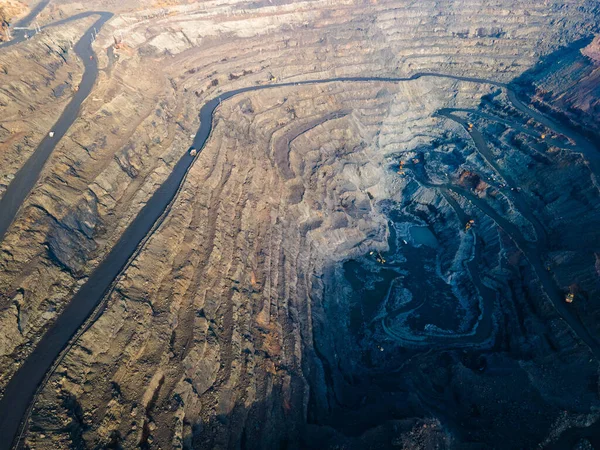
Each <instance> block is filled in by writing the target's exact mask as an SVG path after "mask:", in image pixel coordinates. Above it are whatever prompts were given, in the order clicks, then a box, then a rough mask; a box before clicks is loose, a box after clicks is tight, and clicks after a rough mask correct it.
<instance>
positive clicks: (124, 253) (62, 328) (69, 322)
mask: <svg viewBox="0 0 600 450" xmlns="http://www.w3.org/2000/svg"><path fill="white" fill-rule="evenodd" d="M85 14H87V15H91V14H98V15H100V18H99V19H98V21H97V22H96V23H95V24H94V25H93V26H92V27H91V28H90V29H88V31H87V32H86V33H85V34H84V36H83V37H82V38H81V39H80V41H79V42H78V43H77V45H76V52H77V54H78V55H79V56H80V57H82V58H83V60H84V63H85V73H84V78H85V80H86V84H85V86H81V87H80V89H79V92H78V93H77V94H76V95H75V96H74V98H73V100H72V101H71V103H69V105H68V106H67V109H66V110H65V112H64V113H63V115H62V116H61V118H60V119H59V121H58V122H57V125H56V126H55V133H56V134H55V136H54V138H52V139H50V138H46V139H44V140H43V141H42V143H41V144H40V146H39V147H38V149H37V150H36V151H35V153H34V155H32V157H31V158H30V160H28V161H27V163H26V164H25V166H24V167H23V169H21V171H19V173H18V174H17V177H15V180H13V183H11V185H10V186H9V190H7V192H6V194H5V196H4V198H3V200H2V202H1V203H0V210H2V218H1V219H0V239H1V238H2V236H3V235H4V233H5V232H6V230H7V229H8V226H10V223H11V222H12V220H13V219H14V216H15V215H16V213H17V211H18V209H19V207H20V205H21V204H22V202H23V201H24V200H25V198H26V196H27V194H28V192H29V191H30V190H31V187H32V186H33V185H34V184H35V182H36V181H37V178H38V177H39V173H40V171H41V169H42V168H43V165H44V163H45V161H46V160H47V158H48V157H49V155H50V154H51V153H52V150H53V149H54V147H55V145H56V143H57V142H58V140H59V139H60V138H61V137H62V136H63V135H64V134H65V132H66V131H67V130H68V128H69V127H70V125H71V124H72V123H73V121H74V120H75V118H76V117H77V114H78V112H79V108H80V106H81V103H82V102H83V100H85V98H86V97H87V96H88V95H89V93H90V91H91V89H92V86H93V84H94V82H95V80H96V77H97V75H98V66H97V63H96V60H95V59H93V60H89V55H90V54H91V52H92V49H91V45H89V44H88V42H91V32H92V30H93V28H94V27H95V28H97V29H98V30H99V29H100V28H101V27H102V26H103V25H104V23H106V21H107V20H109V19H110V17H111V14H110V13H99V12H93V13H85ZM76 17H77V18H81V17H82V15H79V16H74V17H72V18H69V19H65V20H64V21H60V22H56V23H55V24H53V25H57V24H59V23H64V22H65V21H68V20H75V18H76ZM422 77H437V78H448V79H454V80H457V81H465V82H475V83H484V84H490V85H494V86H498V87H502V88H507V86H506V85H505V84H502V83H498V82H495V81H489V80H482V79H478V78H469V77H458V76H452V75H444V74H435V73H421V74H415V75H413V76H411V77H403V78H400V77H341V78H332V79H325V80H306V81H298V82H287V83H280V84H266V85H260V86H250V87H245V88H240V89H236V90H233V91H229V92H226V93H223V94H221V95H220V96H219V97H216V98H214V99H212V100H210V101H208V102H207V103H206V104H205V105H204V106H203V107H202V108H201V110H200V128H199V129H198V132H197V134H196V135H195V137H194V140H193V146H194V147H195V148H196V149H198V150H199V151H201V150H202V149H203V147H204V145H205V144H206V142H207V140H208V139H209V137H210V134H211V131H212V118H213V114H214V111H215V110H216V109H217V108H218V106H219V105H220V103H221V102H222V101H225V100H227V99H229V98H231V97H233V96H236V95H239V94H242V93H246V92H252V91H259V90H264V89H273V88H281V87H289V86H302V85H314V84H324V83H332V82H392V83H396V82H402V81H411V80H416V79H419V78H422ZM507 89H508V88H507ZM509 92H510V91H509ZM196 159H197V158H193V157H191V156H190V155H189V154H188V152H187V151H186V152H185V153H183V154H182V156H181V158H180V159H179V161H178V162H177V163H176V164H175V166H174V167H173V170H172V172H171V174H170V175H169V177H168V178H167V180H166V181H165V182H164V183H163V184H162V185H161V186H160V187H159V188H158V189H157V190H156V191H155V193H154V194H153V195H152V197H151V198H150V199H149V200H148V202H147V203H146V204H145V206H144V207H143V208H142V210H141V211H140V212H139V214H138V215H137V216H136V217H135V219H134V220H133V221H132V222H131V224H130V225H129V226H128V227H127V229H126V230H125V232H124V233H123V234H122V236H121V237H120V239H119V240H118V242H117V243H116V244H115V246H114V247H113V249H112V250H111V251H110V252H109V253H108V254H107V255H106V257H105V258H104V260H103V261H102V262H101V263H100V264H99V265H98V267H97V268H96V270H94V272H92V274H91V275H90V276H89V278H88V280H87V282H86V283H85V284H84V285H83V286H82V287H81V288H80V289H79V291H78V292H77V293H76V294H75V296H74V297H73V298H72V300H71V302H70V303H69V304H68V305H67V306H66V307H65V309H64V310H63V311H62V313H61V314H60V315H59V317H58V319H57V320H56V321H55V323H54V324H53V325H52V326H51V327H50V328H49V329H48V331H47V332H46V333H45V334H44V336H43V337H42V338H41V340H40V341H39V343H38V345H37V346H36V347H35V349H34V350H33V352H32V353H31V354H30V356H29V357H28V358H27V359H26V360H25V362H24V363H23V364H22V366H21V367H20V368H19V369H18V371H17V372H16V374H15V375H14V376H13V377H12V379H11V380H10V382H9V383H8V385H7V386H6V389H5V393H4V396H3V397H2V399H0V436H1V437H2V439H1V440H0V450H8V449H10V448H11V447H12V445H13V443H15V444H16V442H15V437H16V436H17V433H18V432H19V429H20V426H21V422H22V418H23V417H26V412H27V411H28V408H29V405H30V404H31V402H32V400H33V399H34V397H35V394H36V391H37V390H38V388H39V387H40V386H42V385H43V381H44V379H45V378H46V374H47V373H48V372H49V371H50V370H51V369H52V368H53V366H54V363H55V361H56V360H57V358H59V357H60V355H61V354H62V353H63V351H64V350H65V349H66V348H68V346H69V342H70V341H71V340H72V338H73V336H75V334H76V333H77V331H78V329H80V327H81V326H82V325H83V324H85V323H86V321H87V320H88V318H89V317H90V316H91V315H92V314H93V312H94V311H98V307H99V306H101V305H102V301H103V299H104V298H106V294H107V293H108V292H109V291H110V289H111V287H112V286H113V284H114V282H115V281H116V280H117V279H118V276H119V274H120V273H121V272H122V270H123V269H124V268H125V267H127V265H128V263H129V261H131V258H132V257H134V256H135V255H136V253H137V252H139V250H140V249H141V246H143V244H144V243H145V242H146V241H147V239H148V238H149V236H150V235H151V234H152V232H153V231H154V230H156V229H157V228H158V227H159V226H160V224H161V223H162V221H163V220H164V218H165V217H166V215H167V214H168V212H169V208H170V206H171V205H172V203H173V201H174V199H175V198H176V195H177V193H178V191H179V189H180V188H181V185H182V183H183V182H184V181H185V178H186V175H187V173H188V171H189V169H190V168H191V166H192V165H193V163H194V161H195V160H196ZM30 171H31V173H35V176H32V175H30V173H29V172H30ZM5 208H6V212H5ZM7 217H8V218H7ZM576 331H578V330H576ZM585 340H588V339H584V341H585Z"/></svg>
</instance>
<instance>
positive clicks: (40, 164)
mask: <svg viewBox="0 0 600 450" xmlns="http://www.w3.org/2000/svg"><path fill="white" fill-rule="evenodd" d="M96 15H98V16H100V17H99V19H98V20H97V21H96V22H95V23H94V24H93V25H92V26H91V27H90V28H89V29H88V30H87V31H86V32H85V33H84V35H83V36H82V38H81V39H79V41H78V42H77V44H75V47H74V50H75V53H76V54H77V56H78V57H79V58H81V59H82V61H83V65H84V67H85V70H84V72H83V77H82V79H81V83H80V84H79V88H78V90H77V92H75V95H74V96H73V98H72V99H71V101H70V102H69V104H68V105H67V107H66V108H65V110H64V111H63V113H62V114H61V116H60V118H59V119H58V121H57V122H56V123H55V124H54V126H53V127H52V131H54V136H53V137H50V136H49V135H46V136H45V137H44V138H43V139H42V142H40V144H39V145H38V147H37V148H36V149H35V151H34V152H33V154H32V155H31V156H30V157H29V159H28V160H27V161H26V162H25V164H24V165H23V167H21V169H19V171H18V172H17V173H16V174H15V178H14V179H13V180H12V181H11V183H10V184H9V185H8V187H7V189H6V191H5V192H4V195H3V196H2V199H0V212H1V214H0V243H1V242H2V240H3V239H4V236H5V235H6V232H7V230H8V228H9V227H10V225H11V224H12V223H13V221H14V219H15V217H16V215H17V213H18V211H19V208H20V207H21V205H22V204H23V202H24V201H25V199H26V198H27V196H28V195H29V193H30V192H31V190H32V189H33V187H34V186H35V183H36V182H37V181H38V179H39V177H40V173H41V172H42V169H43V168H44V165H45V164H46V161H47V160H48V158H49V157H50V155H51V154H52V152H53V151H54V148H55V147H56V145H57V144H58V143H59V142H60V140H61V139H62V137H63V136H64V135H65V134H66V132H67V130H68V129H69V128H70V127H71V125H73V122H75V120H76V119H77V116H78V115H79V110H80V109H81V104H82V103H83V102H84V101H85V99H86V98H87V97H88V96H89V95H90V93H91V92H92V88H93V87H94V84H95V83H96V79H97V78H98V61H97V59H96V58H95V57H94V51H93V49H92V34H93V32H94V28H96V29H98V30H99V29H100V28H102V26H103V25H104V24H105V23H106V22H107V21H108V20H109V19H110V18H111V17H112V14H110V13H104V12H88V13H83V14H78V15H76V16H73V17H70V18H69V19H65V20H61V21H59V22H56V23H54V24H53V25H52V26H56V25H60V24H62V23H66V22H68V21H72V20H77V19H81V18H84V17H89V16H96ZM46 28H47V27H46ZM19 42H20V41H19V40H13V41H10V42H9V44H11V45H14V44H17V43H19ZM90 56H92V58H91V59H90ZM48 131H50V130H48Z"/></svg>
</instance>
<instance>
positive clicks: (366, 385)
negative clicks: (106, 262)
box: [0, 0, 600, 449]
mask: <svg viewBox="0 0 600 450" xmlns="http://www.w3.org/2000/svg"><path fill="white" fill-rule="evenodd" d="M104 3H105V2H96V1H90V2H89V6H88V5H87V3H86V7H88V8H90V9H91V8H97V9H99V10H102V9H105V8H107V6H106V5H105V4H104ZM129 6H131V5H129ZM77 7H78V6H77V4H72V3H70V2H67V1H63V2H57V5H55V8H59V9H56V10H50V11H49V12H48V13H47V14H48V17H47V21H48V22H51V21H52V20H53V19H56V18H58V17H59V13H60V11H62V14H64V15H69V14H72V13H74V12H76V11H77ZM112 7H113V6H111V8H112ZM114 8H122V10H117V11H116V12H117V13H120V14H117V15H116V16H115V18H114V19H113V20H111V21H110V22H109V23H108V24H107V26H106V27H105V29H103V30H102V31H101V32H100V34H99V36H98V41H97V44H96V48H97V50H98V58H99V61H100V65H101V69H102V73H101V76H100V79H99V82H98V85H97V86H96V87H95V89H94V91H93V93H92V95H91V96H90V97H89V98H88V100H87V101H86V102H85V104H84V107H83V110H82V111H81V114H80V118H79V119H78V120H77V121H76V122H75V124H74V125H73V127H72V128H71V129H70V130H69V133H68V135H67V136H66V137H65V138H64V139H63V141H62V142H61V144H60V145H59V146H58V147H57V148H56V150H55V153H54V155H53V157H52V158H51V160H50V161H49V163H48V166H47V168H46V170H45V172H44V174H43V178H42V180H40V182H39V184H38V186H37V187H36V188H35V189H34V191H33V192H32V194H31V196H30V197H29V198H28V200H27V201H26V203H25V204H24V205H23V207H22V210H21V212H20V213H19V215H18V217H17V218H16V220H15V222H14V224H13V226H12V228H11V230H10V232H9V233H8V234H7V236H6V238H5V240H4V242H2V244H1V247H0V250H1V252H0V268H1V270H2V274H1V277H0V292H1V297H0V307H1V308H2V309H1V311H0V366H1V367H3V369H2V372H1V377H0V383H1V385H2V386H5V385H6V382H7V380H8V379H9V377H10V376H12V374H13V373H14V371H15V369H16V367H17V366H18V364H19V363H20V362H21V361H22V360H23V358H25V357H26V356H27V354H28V353H29V351H30V348H31V346H32V345H35V343H36V342H37V340H38V339H39V338H40V336H41V335H42V333H43V331H44V330H45V329H46V327H47V326H48V324H49V323H51V322H52V321H53V320H54V318H55V317H56V315H57V314H60V311H61V310H62V308H63V307H64V305H65V304H66V303H67V302H68V301H69V299H70V298H71V297H72V294H73V292H74V291H75V290H76V289H77V288H78V286H79V285H80V284H81V283H82V281H83V280H84V279H85V277H86V276H87V275H89V274H90V273H91V271H93V270H94V268H95V267H96V266H97V264H98V262H99V261H100V260H101V259H102V257H103V256H104V255H106V253H107V252H108V251H109V250H110V249H111V248H112V247H113V246H114V244H115V242H116V240H117V239H118V237H119V236H120V234H121V233H122V232H123V230H124V229H125V227H126V226H127V225H128V224H129V223H130V222H131V220H132V218H133V217H135V215H136V214H137V213H138V212H139V210H140V209H141V207H142V206H143V204H144V203H145V202H146V201H147V199H148V198H149V196H150V195H151V194H152V193H153V192H154V191H155V190H156V189H157V187H158V186H159V185H160V184H161V183H162V182H163V181H164V180H165V178H166V177H167V176H168V174H169V173H170V171H171V169H172V167H173V164H174V163H175V161H177V159H178V158H179V156H180V155H181V154H182V153H184V152H186V151H187V149H188V147H189V144H190V141H191V140H190V135H191V134H193V133H194V131H195V130H196V129H197V127H198V118H197V115H198V111H199V110H200V107H201V106H202V105H203V104H204V103H205V102H206V101H207V100H209V99H211V98H213V97H215V96H218V94H219V93H221V92H226V91H229V90H231V89H235V88H239V87H243V86H258V85H267V84H269V83H271V84H275V83H276V82H281V81H283V82H287V81H291V82H297V81H300V80H306V79H315V80H318V79H327V78H335V77H344V76H384V77H385V76H394V77H398V76H410V75H412V74H415V73H419V72H439V73H448V74H454V75H467V76H474V77H477V78H488V79H490V80H493V81H501V82H510V81H511V80H513V79H514V78H515V77H517V76H519V75H521V74H522V73H523V72H524V71H526V70H528V69H531V68H532V66H534V65H535V64H536V63H537V62H538V60H539V58H540V57H541V56H542V55H545V54H549V53H550V52H552V51H554V50H556V49H557V48H559V47H560V46H562V45H564V44H570V43H572V42H574V41H576V40H577V39H579V38H581V37H583V36H587V35H588V34H589V33H590V32H591V31H592V29H593V27H594V24H596V23H597V20H598V19H597V16H596V14H597V4H596V3H595V2H592V1H590V2H583V3H582V2H581V1H579V0H578V1H572V2H565V1H560V2H559V1H551V2H545V4H542V3H540V4H538V3H533V4H532V3H531V2H526V1H508V0H506V1H500V2H496V3H492V4H491V3H490V2H476V1H471V0H469V1H466V0H465V1H460V2H457V1H442V2H440V1H424V2H418V3H409V2H401V3H400V4H399V3H398V2H374V3H372V4H369V5H366V4H362V3H360V4H359V3H353V2H340V3H339V4H334V5H331V4H329V3H323V2H292V3H289V2H277V1H275V0H274V1H273V2H253V3H244V2H239V3H236V2H225V3H220V4H210V5H208V4H198V3H191V2H172V5H171V4H169V5H167V4H164V5H163V4H161V5H158V4H157V3H156V2H139V3H136V8H148V9H144V10H142V11H138V12H132V11H131V10H128V9H127V8H128V5H127V2H125V3H124V5H122V6H114ZM159 8H166V9H159ZM165 11H166V13H168V14H165ZM53 14H54V15H55V17H52V15H53ZM91 20H92V19H90V20H89V21H87V19H86V20H85V21H77V22H73V23H68V24H65V25H63V26H61V27H59V28H56V29H51V30H49V31H48V33H50V34H48V35H44V36H39V37H37V38H36V39H39V40H40V41H41V40H44V39H50V37H52V43H50V42H48V47H45V50H40V46H39V45H34V44H35V43H37V42H38V41H28V42H27V43H25V44H24V45H23V46H21V47H18V48H14V49H10V52H12V53H10V54H9V53H2V54H0V61H1V62H0V64H1V65H2V66H5V67H7V68H8V69H7V70H8V74H5V75H6V76H7V77H12V78H6V80H7V81H6V82H4V80H5V79H4V78H3V83H5V84H6V85H10V86H11V88H10V89H9V88H5V89H4V90H3V91H2V93H3V94H2V95H6V96H7V99H6V101H5V103H6V105H7V108H11V109H10V114H11V115H10V117H11V124H12V125H11V126H13V127H15V129H17V128H18V129H21V130H36V131H35V132H34V133H37V134H35V136H37V139H38V140H39V138H40V136H42V134H45V133H46V132H47V131H48V129H49V127H50V126H51V123H52V120H51V119H52V117H54V118H55V117H57V116H58V115H59V114H60V111H61V108H62V107H64V102H65V101H66V100H67V99H68V97H69V92H70V91H71V90H72V89H73V87H74V86H76V85H77V83H76V82H75V81H72V79H73V80H76V79H77V77H78V76H80V75H78V74H80V73H81V69H80V68H79V65H78V64H79V63H77V62H76V61H75V60H73V59H71V57H70V56H69V57H66V61H65V60H64V59H63V58H62V57H60V56H59V54H60V51H59V50H58V49H59V48H62V46H63V45H64V44H66V42H67V41H68V40H69V39H72V36H76V35H77V32H79V31H81V29H83V28H85V26H89V23H90V21H91ZM121 32H122V34H121ZM44 42H45V41H44ZM115 42H117V43H118V45H117V46H115V45H114V43H115ZM57 52H58V54H57ZM575 53H577V52H575ZM565 57H568V58H573V60H569V64H565V65H561V66H560V67H561V69H560V71H558V72H552V71H549V70H545V71H532V72H529V73H528V75H529V78H526V79H527V80H533V81H534V82H535V84H534V86H537V87H539V89H542V88H541V86H546V87H545V88H544V89H545V91H546V92H547V94H545V96H543V98H542V96H541V95H540V101H544V102H546V103H547V104H548V105H551V106H552V107H553V108H556V109H557V110H561V111H563V110H564V111H566V110H567V109H568V108H567V106H566V105H567V104H569V105H573V104H577V105H580V106H581V109H585V110H586V114H590V116H589V117H594V116H593V114H595V113H594V111H595V110H596V106H594V105H596V103H597V99H598V97H594V98H592V99H591V100H590V95H591V94H590V93H593V94H594V95H595V91H594V90H593V88H592V87H591V86H592V85H593V80H594V79H595V78H593V77H594V76H595V75H593V74H594V73H595V72H594V71H595V70H596V69H595V68H592V64H591V63H590V62H589V58H588V59H586V57H584V56H583V55H581V53H577V57H574V56H573V52H569V53H568V56H565ZM11 58H12V59H14V60H18V61H21V60H32V59H34V60H37V61H38V62H40V64H38V65H39V68H33V67H32V68H31V72H30V73H28V75H27V76H25V75H19V76H17V75H14V73H15V69H14V67H15V66H14V65H11ZM578 58H580V59H578ZM584 59H586V61H587V63H586V64H585V65H581V66H580V65H578V64H576V63H577V62H580V61H582V60H584ZM61 61H62V62H61ZM582 67H583V68H582ZM565 73H568V74H569V76H570V77H571V78H569V79H570V80H572V83H571V84H570V85H569V86H566V84H564V83H559V81H558V80H560V79H563V80H564V79H565V77H564V74H565ZM11 74H12V75H11ZM28 77H31V79H34V80H38V81H35V82H32V83H33V84H34V85H35V87H36V88H35V89H27V88H25V86H28ZM36 77H40V78H39V79H38V78H36ZM40 79H45V80H47V82H46V83H41V82H39V80H40ZM586 80H588V81H586ZM582 84H585V86H587V87H586V88H582V87H581V86H582ZM29 85H31V84H29ZM11 89H12V90H11ZM17 90H18V92H17ZM540 92H541V91H539V92H538V93H540ZM565 93H566V94H565ZM9 97H14V98H15V99H19V102H21V103H22V104H23V105H26V104H33V102H37V103H36V104H40V105H41V106H40V108H39V109H35V108H34V110H29V111H27V112H25V108H21V107H20V106H19V105H21V103H17V102H16V100H15V101H12V100H11V101H9V100H10V98H9ZM584 98H585V100H586V101H588V100H589V102H590V103H588V104H586V105H585V107H584V106H582V105H584V103H583V99H584ZM561 102H564V103H561ZM443 108H454V109H455V111H454V112H452V114H453V116H452V117H449V116H448V115H445V116H443V115H439V114H437V113H438V112H439V111H440V110H442V109H443ZM20 111H23V112H22V114H21V113H20ZM20 115H21V117H22V118H21V119H19V116H20ZM43 117H49V118H48V119H43ZM586 117H588V116H586ZM572 119H573V120H575V121H579V119H580V117H579V116H576V115H573V117H572ZM586 120H588V119H586ZM589 120H591V119H589ZM44 121H45V122H44ZM463 122H464V123H463ZM469 123H470V124H471V125H468V124H469ZM213 124H214V128H213V130H212V134H211V137H210V140H209V141H208V142H207V145H206V147H205V148H204V149H203V151H202V152H201V153H200V155H199V156H198V157H197V160H196V161H195V163H194V165H193V167H192V168H191V170H190V172H189V174H188V176H187V178H186V181H185V183H184V184H183V185H182V187H181V191H180V193H179V195H178V197H177V199H176V201H175V203H174V204H173V206H172V208H171V209H170V211H169V214H168V217H167V218H166V220H165V221H164V223H163V224H162V226H161V227H159V228H158V229H157V230H156V231H155V232H154V233H153V234H152V236H151V237H150V239H149V240H148V241H147V242H146V243H145V245H144V247H143V248H142V249H141V251H140V252H139V254H138V255H137V256H136V257H135V258H134V260H133V261H132V263H131V265H130V266H129V267H128V268H127V269H126V271H125V272H124V273H123V275H122V276H121V277H120V278H119V280H117V282H116V285H115V287H114V289H113V290H112V291H111V293H110V295H109V297H108V299H107V302H106V309H105V310H104V311H103V312H102V314H101V315H100V316H99V318H98V319H97V320H96V321H94V322H93V323H92V324H90V326H89V329H87V330H86V331H85V332H84V333H83V334H82V335H81V337H80V338H79V340H78V341H77V343H76V344H75V345H74V346H73V347H72V348H71V350H70V351H69V352H68V353H67V354H66V356H65V358H64V360H63V361H62V362H61V364H60V365H59V366H58V368H57V369H56V371H55V373H54V374H53V375H52V376H51V378H50V380H49V382H48V384H47V385H46V387H45V388H44V389H43V391H42V392H41V394H40V396H39V397H38V399H37V401H36V403H35V407H34V410H33V414H32V418H31V422H30V427H29V429H28V431H27V433H26V435H25V439H26V442H27V445H29V446H30V447H32V448H70V447H77V448H111V447H112V448H137V447H141V448H241V447H244V448H282V447H286V448H342V447H343V448H356V449H362V448H394V447H398V448H415V449H420V448H476V446H477V445H479V446H487V447H488V448H490V447H494V446H500V447H503V448H534V447H535V446H537V445H547V444H552V443H557V442H558V443H559V445H561V444H560V443H561V442H562V441H560V439H563V438H564V436H567V438H568V436H570V435H569V433H571V432H572V431H569V429H573V428H574V427H575V428H576V427H577V426H580V425H582V424H592V423H594V422H595V420H596V419H598V414H597V411H598V407H600V400H599V399H598V386H597V383H598V381H597V360H596V359H595V358H596V357H597V355H595V354H594V353H593V351H592V350H590V348H589V347H588V346H586V345H585V344H582V342H584V341H582V338H581V336H579V335H578V334H577V332H576V331H574V330H573V328H572V327H571V326H570V325H569V322H568V321H565V320H564V319H563V317H562V316H561V314H560V312H557V310H556V309H555V304H554V303H553V302H554V298H555V296H553V295H554V294H553V293H554V292H555V291H559V292H560V293H561V295H563V294H565V295H566V293H567V292H568V290H569V286H571V285H573V284H574V283H576V284H577V286H578V287H577V289H576V291H577V292H576V294H577V295H576V301H575V304H574V305H573V308H574V311H576V312H577V317H578V318H579V319H578V320H579V321H580V322H581V323H583V327H584V328H585V329H586V330H587V329H589V330H591V331H592V334H594V335H595V336H598V331H600V330H598V325H597V324H598V323H600V322H599V321H598V320H597V315H598V314H599V313H600V309H598V305H597V304H596V303H597V302H594V299H596V298H599V295H600V287H599V286H598V269H597V266H598V260H599V258H600V256H599V255H600V253H599V251H598V249H597V248H595V247H596V246H595V245H594V244H593V243H595V242H598V240H599V239H600V236H599V235H598V234H599V231H598V230H599V229H600V228H599V227H597V224H598V223H599V221H600V217H599V215H598V208H597V206H598V195H599V194H598V186H597V184H595V181H594V180H595V178H594V177H593V175H594V173H593V171H594V167H595V166H593V165H589V164H586V162H585V159H584V157H582V156H581V155H580V154H579V153H578V152H577V148H576V147H574V146H573V145H572V143H571V142H570V140H569V137H568V136H567V135H564V136H561V133H559V132H557V131H556V130H554V129H552V128H551V127H549V126H548V125H547V124H546V125H544V123H542V122H540V120H539V119H537V120H536V119H535V118H532V117H531V116H529V115H527V114H526V113H524V112H523V111H521V110H519V109H518V108H517V107H515V105H514V104H513V103H512V102H511V101H510V99H509V98H508V97H507V92H506V90H504V89H500V88H499V87H498V86H495V85H493V84H489V83H479V82H469V81H459V80H453V79H448V78H432V77H425V78H419V79H416V80H412V81H403V82H398V83H390V82H382V81H372V82H352V83H350V82H344V83H342V82H332V83H323V84H314V85H302V86H294V85H292V86H286V87H277V88H273V89H265V90H261V91H254V92H251V93H245V94H241V95H238V96H236V97H234V98H231V99H229V100H227V101H224V102H223V104H222V105H220V106H219V108H218V109H217V111H216V113H215V116H214V117H213ZM3 126H5V125H4V122H3ZM19 127H20V128H19ZM28 132H29V131H28ZM7 136H8V135H7ZM479 136H481V140H482V141H483V142H485V143H486V145H487V147H485V148H481V146H480V145H478V142H479V141H478V139H479ZM542 136H543V137H542ZM11 139H12V140H11ZM11 139H9V138H8V137H7V138H6V139H5V140H4V141H3V142H2V147H1V149H2V155H3V158H4V160H3V161H4V162H3V163H2V164H3V167H7V168H8V169H7V172H6V173H11V172H10V171H12V173H14V171H16V170H17V169H18V168H19V167H20V166H21V165H22V163H23V161H24V160H25V159H26V157H27V155H26V154H22V152H21V149H22V147H19V143H18V142H17V138H11ZM22 139H25V138H24V137H22ZM31 139H32V145H30V149H33V148H34V147H35V143H34V142H35V140H34V137H33V136H32V137H31ZM19 155H21V156H19ZM590 171H591V172H590ZM3 173H4V172H3ZM8 181H9V180H8V179H7V182H8ZM574 222H576V223H577V226H573V225H572V224H573V223H574ZM590 243H592V244H590ZM548 267H549V268H550V271H548V270H547V268H548ZM540 268H541V270H540ZM544 273H549V275H544ZM561 301H562V298H561ZM507 429H511V430H516V431H515V432H514V433H512V434H511V435H510V436H507V433H506V430H507ZM565 430H567V431H566V432H565ZM563 432H564V433H563ZM575 437H576V438H577V439H579V437H580V436H579V435H576V436H575ZM569 439H570V438H569ZM498 443H501V444H498ZM584 444H585V442H584V443H583V444H582V445H584ZM563 448H566V447H563Z"/></svg>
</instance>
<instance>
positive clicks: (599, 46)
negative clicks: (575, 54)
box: [581, 36, 600, 64]
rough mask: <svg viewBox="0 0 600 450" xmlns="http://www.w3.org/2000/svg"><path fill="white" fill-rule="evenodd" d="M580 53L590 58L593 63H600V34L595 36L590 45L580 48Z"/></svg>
mask: <svg viewBox="0 0 600 450" xmlns="http://www.w3.org/2000/svg"><path fill="white" fill-rule="evenodd" d="M581 54H582V55H584V56H587V57H588V58H590V59H591V60H592V61H594V63H595V64H600V36H596V37H595V38H594V40H593V41H592V42H591V43H590V45H588V46H587V47H585V48H584V49H582V50H581Z"/></svg>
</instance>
